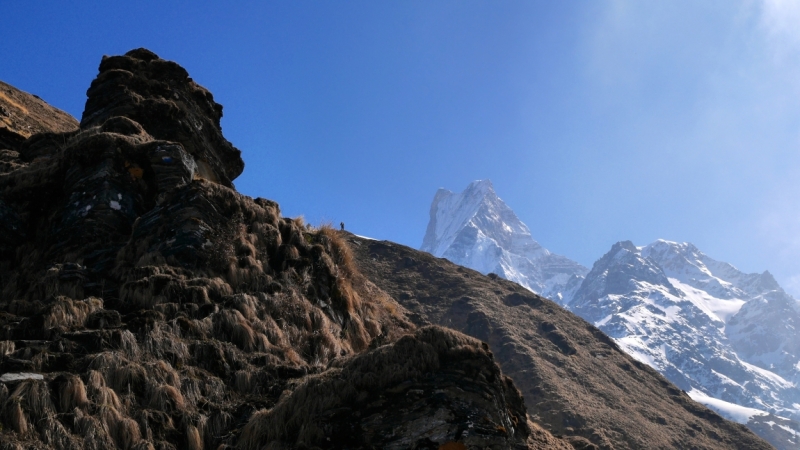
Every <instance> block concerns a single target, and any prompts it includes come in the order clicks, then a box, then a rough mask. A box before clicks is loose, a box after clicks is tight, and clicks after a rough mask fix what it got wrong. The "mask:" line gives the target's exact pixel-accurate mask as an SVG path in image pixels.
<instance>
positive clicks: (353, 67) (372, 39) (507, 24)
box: [0, 0, 800, 294]
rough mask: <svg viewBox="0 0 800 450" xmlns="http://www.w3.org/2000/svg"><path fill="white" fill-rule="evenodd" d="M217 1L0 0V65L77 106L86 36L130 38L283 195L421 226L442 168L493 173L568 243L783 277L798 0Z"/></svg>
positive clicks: (14, 80)
mask: <svg viewBox="0 0 800 450" xmlns="http://www.w3.org/2000/svg"><path fill="white" fill-rule="evenodd" d="M221 3H222V2H188V1H186V2H177V1H175V2H167V1H159V2H151V1H139V2H88V1H87V2H81V3H78V4H72V5H70V6H69V7H65V6H63V2H45V1H42V2H24V1H16V0H6V1H4V2H3V16H4V19H3V27H1V28H0V42H3V45H2V46H0V79H2V80H3V81H6V82H8V83H11V84H13V85H15V86H17V87H19V88H21V89H23V90H26V91H28V92H31V93H34V94H37V95H39V96H41V97H42V98H43V99H45V100H46V101H48V102H50V103H51V104H53V105H55V106H57V107H60V108H62V109H64V110H66V111H68V112H70V113H71V114H73V115H75V116H76V117H80V114H81V112H82V110H83V104H84V101H85V91H86V89H87V88H88V86H89V83H90V82H91V80H92V78H93V77H94V76H95V75H96V71H97V66H98V64H99V61H100V58H101V56H102V55H103V54H120V53H124V52H126V51H128V50H130V49H132V48H136V47H147V48H149V49H151V50H153V51H155V52H156V53H158V54H159V55H160V56H161V57H163V58H166V59H171V60H174V61H177V62H179V63H180V64H181V65H183V66H184V67H186V68H187V70H188V71H189V73H190V74H191V75H192V77H193V78H194V79H195V80H196V81H198V82H199V83H200V84H202V85H204V86H206V87H207V88H209V89H210V90H211V91H212V92H213V93H214V96H215V98H216V100H217V101H218V102H220V103H222V104H223V105H224V106H225V110H224V113H225V116H224V118H223V122H222V125H223V131H224V132H225V135H226V137H227V138H228V139H229V140H230V141H231V142H233V143H234V145H236V146H237V147H239V148H240V149H241V150H242V153H243V157H244V160H245V163H246V167H245V172H244V174H243V175H242V176H241V177H240V178H239V179H238V180H236V186H237V188H238V189H239V190H240V191H241V192H243V193H245V194H248V195H251V196H262V197H267V198H271V199H274V200H277V201H278V202H279V203H280V204H281V206H282V209H283V212H284V214H286V215H291V216H295V215H300V214H302V215H304V216H305V217H306V218H307V219H308V220H309V221H311V222H312V223H319V222H321V221H331V222H334V223H338V222H339V221H344V222H345V223H346V224H347V227H348V229H350V230H351V231H354V232H356V233H358V234H363V235H367V236H373V237H376V238H381V239H389V240H393V241H397V242H400V243H403V244H406V245H410V246H412V247H418V246H419V245H420V243H421V241H422V236H423V234H424V232H425V227H426V225H427V221H428V208H429V206H430V202H431V200H432V198H433V195H434V193H435V191H436V189H438V188H439V187H445V188H448V189H450V190H454V191H460V190H462V189H463V188H464V187H465V186H466V185H467V184H468V183H469V182H470V181H472V180H475V179H482V178H490V179H492V181H493V182H494V185H495V188H496V190H497V192H498V194H499V195H500V196H501V197H502V198H503V199H504V200H505V201H506V202H507V203H508V204H509V205H510V206H511V207H512V208H513V209H514V210H515V211H516V212H517V214H518V215H519V216H520V218H521V219H522V220H523V221H524V222H526V223H527V224H528V226H529V227H530V228H531V231H532V233H533V235H534V237H535V238H536V239H537V240H539V242H540V243H542V244H543V245H544V246H545V247H547V248H549V249H551V250H552V251H554V252H556V253H560V254H563V255H565V256H568V257H571V258H573V259H575V260H577V261H579V262H581V263H583V264H585V265H591V264H592V263H593V262H594V260H596V259H597V258H599V257H600V256H601V255H602V254H603V253H605V252H606V251H607V250H608V249H609V248H610V246H611V245H612V244H613V243H614V242H616V241H619V240H624V239H630V240H632V241H634V242H635V243H636V244H637V245H644V244H647V243H649V242H651V241H653V240H655V239H657V238H664V239H669V240H676V241H690V242H693V243H694V244H696V245H697V246H698V247H699V248H700V249H701V250H703V251H704V252H706V253H707V254H709V255H710V256H712V257H714V258H717V259H721V260H724V261H728V262H730V263H732V264H734V265H736V266H737V267H739V268H740V269H743V270H746V271H751V272H752V271H763V270H765V269H769V270H770V271H771V272H772V273H773V274H775V275H776V277H777V278H778V279H779V281H781V283H782V284H783V285H784V286H785V287H787V288H788V289H789V290H790V291H791V292H793V293H794V294H798V293H800V200H799V199H800V195H798V194H800V152H798V150H800V148H799V147H800V53H799V51H800V31H798V30H800V6H798V5H800V3H797V2H792V1H789V0H725V1H715V0H708V1H703V2H696V1H669V2H668V1H654V2H641V1H595V2H586V1H558V2H552V1H520V2H512V1H502V2H488V1H487V2H477V1H452V2H451V1H417V2H413V1H408V2H375V1H364V2H338V1H337V2H334V1H316V2H251V3H247V2H236V3H235V5H236V6H221V5H220V4H221ZM229 3H233V2H229Z"/></svg>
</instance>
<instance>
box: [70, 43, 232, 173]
mask: <svg viewBox="0 0 800 450" xmlns="http://www.w3.org/2000/svg"><path fill="white" fill-rule="evenodd" d="M86 94H87V96H88V97H89V98H88V99H87V100H86V108H85V110H84V112H83V118H82V119H81V128H88V127H92V126H95V125H102V124H103V123H104V122H106V121H107V120H108V119H109V118H112V117H127V118H129V119H131V120H133V121H135V122H137V123H139V124H141V125H142V127H144V129H146V130H147V132H148V133H150V135H151V136H153V137H154V138H155V139H158V140H165V141H173V142H177V143H180V144H181V145H182V146H183V149H184V150H185V151H186V152H187V153H188V154H189V155H191V156H192V157H193V158H194V160H195V161H194V162H195V164H196V166H197V168H196V170H197V174H198V175H199V176H202V177H203V178H205V179H208V180H211V181H215V182H218V183H221V184H223V185H225V186H228V187H230V186H231V181H233V180H234V179H235V178H236V177H238V176H239V175H240V174H241V173H242V170H244V161H242V158H241V152H240V151H239V150H238V149H237V148H236V147H234V146H233V145H231V143H230V142H228V141H227V140H226V139H225V138H224V137H223V136H222V129H221V128H220V123H219V121H220V119H221V118H222V105H220V104H219V103H216V102H214V97H213V96H212V95H211V93H210V92H209V91H207V90H206V89H205V88H203V87H202V86H200V85H198V84H197V83H195V82H194V81H193V80H192V79H191V78H189V74H188V73H187V72H186V70H185V69H184V68H183V67H181V66H179V65H178V64H176V63H174V62H172V61H165V60H163V59H160V58H159V57H158V56H157V55H155V54H154V53H152V52H150V51H149V50H145V49H141V48H140V49H137V50H131V51H130V52H128V53H126V54H125V55H124V56H111V57H103V61H102V62H101V63H100V74H99V75H98V76H97V78H96V79H95V80H94V81H93V82H92V85H91V87H89V90H88V92H87V93H86ZM118 127H119V128H120V130H119V131H121V132H123V134H124V133H125V130H126V129H127V128H128V127H126V126H125V125H124V124H121V125H118Z"/></svg>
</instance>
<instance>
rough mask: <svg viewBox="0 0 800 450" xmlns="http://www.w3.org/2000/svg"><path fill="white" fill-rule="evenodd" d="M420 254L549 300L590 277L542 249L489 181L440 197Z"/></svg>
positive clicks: (441, 192) (440, 193)
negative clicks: (491, 276) (497, 278)
mask: <svg viewBox="0 0 800 450" xmlns="http://www.w3.org/2000/svg"><path fill="white" fill-rule="evenodd" d="M420 250H422V251H426V252H428V253H431V254H433V255H434V256H438V257H442V258H447V259H449V260H450V261H453V262H455V263H456V264H460V265H463V266H466V267H471V268H473V269H475V270H477V271H479V272H481V273H484V274H488V273H496V274H498V275H500V276H501V277H503V278H506V279H508V280H512V281H514V282H517V283H519V284H521V285H523V286H525V287H527V288H528V289H530V290H532V291H534V292H537V293H540V294H543V295H545V296H550V297H557V296H558V295H559V293H560V292H562V291H563V290H564V289H565V286H566V285H567V283H568V282H570V279H571V278H573V277H576V278H579V277H581V276H582V275H585V274H586V272H588V269H586V268H585V267H583V266H581V265H580V264H578V263H576V262H574V261H572V260H570V259H568V258H565V257H563V256H560V255H556V254H553V253H551V252H550V251H548V250H547V249H545V248H544V247H542V246H541V245H539V243H538V242H536V241H535V240H534V239H533V237H531V232H530V230H529V229H528V227H527V226H526V225H525V224H524V223H522V221H520V220H519V218H517V216H516V214H514V211H512V210H511V208H509V207H508V205H506V204H505V202H503V201H502V200H501V199H500V198H499V197H498V196H497V194H496V193H495V191H494V187H493V186H492V183H491V181H489V180H479V181H474V182H472V183H470V184H469V186H467V188H466V189H465V190H464V191H463V192H461V193H458V194H455V193H453V192H450V191H448V190H445V189H439V191H437V192H436V195H435V196H434V199H433V203H432V204H431V210H430V221H429V222H428V229H427V231H426V233H425V237H424V239H423V241H422V247H421V248H420ZM574 282H575V281H574V280H573V283H574Z"/></svg>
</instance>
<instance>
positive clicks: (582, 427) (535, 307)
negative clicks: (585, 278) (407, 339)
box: [348, 235, 770, 449]
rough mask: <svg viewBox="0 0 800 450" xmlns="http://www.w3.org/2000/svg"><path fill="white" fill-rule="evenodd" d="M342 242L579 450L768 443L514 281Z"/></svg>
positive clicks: (368, 271)
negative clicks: (475, 351) (473, 343)
mask: <svg viewBox="0 0 800 450" xmlns="http://www.w3.org/2000/svg"><path fill="white" fill-rule="evenodd" d="M348 240H349V242H350V243H351V247H352V248H353V251H354V254H355V255H356V259H357V261H358V264H359V267H360V268H361V271H362V272H363V273H364V274H365V275H366V276H367V277H368V278H369V279H370V280H372V281H373V282H375V283H376V284H377V285H378V286H379V287H380V288H381V289H383V290H385V291H386V292H388V293H389V294H391V295H392V296H393V297H394V298H396V299H398V300H399V301H400V303H401V304H402V305H403V306H404V307H405V308H407V309H408V311H409V312H410V315H409V317H410V318H411V319H412V320H413V321H414V322H415V323H417V324H425V323H434V324H440V325H444V326H447V327H452V328H454V329H456V330H460V331H462V332H464V333H466V334H469V335H471V336H474V337H476V338H478V339H480V340H481V341H484V342H486V343H488V344H489V347H490V348H491V349H492V352H493V353H494V355H495V357H496V358H497V360H498V361H499V362H500V365H501V367H502V369H503V371H504V372H505V373H506V374H508V375H509V376H510V377H511V378H512V379H513V380H514V382H515V383H516V384H517V386H519V387H520V389H521V390H522V394H523V396H524V397H525V401H526V404H527V405H528V411H529V413H530V414H531V416H532V417H533V418H534V419H535V420H537V421H539V422H541V423H542V424H544V425H545V427H546V428H547V429H548V430H550V431H551V432H553V433H554V434H556V435H562V436H565V439H567V440H570V441H572V442H574V443H575V445H576V448H580V446H581V445H585V447H583V448H590V443H591V445H596V446H597V447H600V448H617V449H622V448H629V449H641V448H664V449H666V448H708V449H711V448H714V449H719V448H739V449H755V448H764V449H766V448H770V445H769V444H767V443H766V442H764V441H763V440H761V439H760V438H759V437H757V436H755V435H754V434H753V433H752V432H751V431H749V430H748V429H747V428H746V427H745V426H743V425H740V424H737V423H733V422H729V421H727V420H725V419H723V418H722V417H720V416H719V415H717V414H716V413H714V412H713V411H711V410H709V409H707V408H706V407H704V406H702V405H700V404H698V403H696V402H694V401H693V400H692V399H691V398H689V396H688V395H687V394H686V393H685V392H683V391H681V390H680V389H679V388H677V387H676V386H675V385H673V384H672V383H670V382H669V381H667V380H666V379H665V378H664V377H663V376H661V375H660V374H659V373H658V372H656V371H655V370H653V369H651V368H650V367H648V366H646V365H645V364H642V363H640V362H638V361H636V360H635V359H633V358H632V357H630V356H628V355H627V354H626V353H624V352H623V351H622V350H620V348H619V347H618V346H617V345H616V344H615V343H614V341H613V340H611V339H610V338H608V337H607V336H606V335H605V334H604V333H602V332H601V331H600V330H598V329H597V328H595V327H594V326H592V325H591V324H589V323H587V322H585V321H584V320H583V319H581V318H579V317H577V316H575V315H574V314H572V313H570V312H568V311H566V310H564V309H562V308H561V307H559V306H558V305H557V304H555V303H553V302H551V301H550V300H547V299H544V298H542V297H540V296H538V295H535V294H533V293H532V292H530V291H529V290H527V289H525V288H523V287H521V286H519V285H518V284H515V283H512V282H510V281H507V280H503V279H501V278H499V277H497V276H496V275H490V276H484V275H481V274H480V273H479V272H476V271H474V270H471V269H467V268H464V267H461V266H457V265H455V264H453V263H451V262H450V261H448V260H445V259H440V258H436V257H434V256H432V255H430V254H428V253H424V252H420V251H416V250H413V249H411V248H408V247H405V246H402V245H398V244H393V243H390V242H385V241H375V240H370V239H363V238H359V237H356V236H352V235H351V236H350V237H349V238H348Z"/></svg>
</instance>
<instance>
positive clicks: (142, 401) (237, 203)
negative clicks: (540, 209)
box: [0, 49, 565, 449]
mask: <svg viewBox="0 0 800 450" xmlns="http://www.w3.org/2000/svg"><path fill="white" fill-rule="evenodd" d="M221 115H222V107H221V106H220V105H218V104H216V103H215V102H214V101H213V98H212V96H211V94H210V93H209V92H208V91H206V90H205V89H204V88H202V87H200V86H199V85H197V84H196V83H195V82H194V81H192V80H191V78H189V77H188V74H187V73H186V71H185V70H184V69H183V68H181V67H180V66H178V65H177V64H175V63H173V62H169V61H164V60H162V59H160V58H158V57H157V56H156V55H155V54H153V53H151V52H149V51H147V50H143V49H138V50H134V51H131V52H129V53H128V54H126V55H124V56H115V57H108V58H103V61H102V63H101V65H100V74H99V75H98V77H97V79H96V80H95V81H94V82H93V83H92V85H91V87H90V89H89V91H88V100H87V104H86V111H85V112H84V115H83V119H82V121H81V125H80V129H77V128H75V129H71V128H69V127H67V129H54V128H47V127H44V128H43V129H42V130H41V131H46V132H41V133H38V134H32V135H30V136H25V138H26V139H25V140H24V141H18V142H17V141H15V142H13V143H12V144H13V146H14V148H12V149H9V151H7V152H5V153H3V158H4V159H3V164H2V165H0V169H2V170H0V232H2V233H0V280H1V281H2V291H1V292H0V358H2V359H0V422H2V428H1V429H0V442H1V443H2V446H3V448H15V449H21V448H59V449H72V448H75V449H78V448H91V449H105V448H124V449H134V448H135V449H147V448H159V449H171V448H189V449H202V448H208V449H216V448H226V447H241V448H303V447H305V448H315V447H322V448H369V447H370V446H371V447H374V448H384V447H393V448H453V449H457V448H467V447H470V448H472V447H473V446H475V445H480V446H482V447H488V448H497V449H500V448H515V447H519V448H564V445H565V444H564V442H563V441H561V440H559V439H556V438H554V437H553V436H551V435H550V434H549V433H547V432H545V431H543V430H542V429H540V428H538V427H537V426H536V425H533V424H531V423H529V421H528V417H527V415H526V412H525V408H524V404H523V401H522V397H521V396H520V394H519V392H518V391H517V390H516V388H514V387H513V385H512V384H511V383H510V381H509V380H508V379H507V378H504V377H503V376H502V375H501V374H500V372H499V369H498V367H497V366H496V364H495V363H494V361H493V357H492V355H491V353H490V352H488V350H487V349H486V348H485V347H483V346H481V344H480V343H479V342H478V341H475V340H473V339H471V338H468V337H466V336H464V335H461V334H459V333H456V332H452V331H447V330H443V329H440V328H423V329H420V330H418V331H414V330H415V326H414V325H413V324H412V323H411V322H410V321H409V320H407V319H406V311H405V309H404V308H403V307H401V306H400V305H399V304H397V303H396V302H395V301H394V300H393V299H392V298H391V297H390V296H388V295H387V294H386V293H385V292H383V291H382V290H380V289H379V288H377V287H376V286H375V285H374V284H373V283H371V282H370V281H369V280H367V279H366V278H365V277H364V276H362V275H361V274H360V273H359V271H358V270H357V268H356V266H355V265H354V263H353V260H352V256H351V255H350V249H349V247H348V245H347V244H346V242H345V241H344V240H343V239H342V238H341V237H340V236H339V233H338V232H335V231H333V230H332V229H330V228H325V227H321V228H314V227H310V226H308V225H305V224H304V223H303V222H302V220H296V219H290V218H285V217H282V216H281V214H280V210H279V208H278V205H277V204H275V203H274V202H272V201H269V200H265V199H261V198H258V199H252V198H250V197H246V196H243V195H241V194H239V193H237V192H236V191H235V190H234V189H233V185H232V180H233V179H234V178H236V176H238V175H239V174H240V173H241V171H242V169H243V167H244V164H243V162H242V160H241V157H240V153H239V151H238V150H237V149H236V148H234V147H233V146H232V145H231V144H230V143H229V142H228V141H227V140H225V138H224V137H223V135H222V131H221V128H220V123H219V119H220V117H221ZM31 120H33V119H31ZM68 122H69V121H65V123H68ZM409 333H411V334H409ZM300 411H304V412H305V413H304V414H300ZM413 424H417V425H413Z"/></svg>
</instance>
